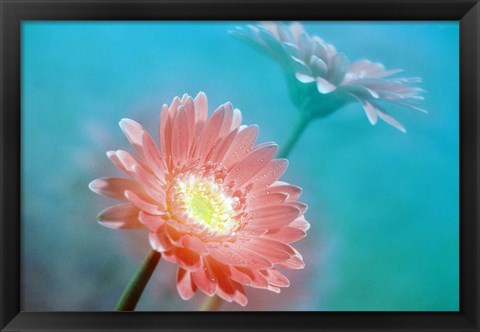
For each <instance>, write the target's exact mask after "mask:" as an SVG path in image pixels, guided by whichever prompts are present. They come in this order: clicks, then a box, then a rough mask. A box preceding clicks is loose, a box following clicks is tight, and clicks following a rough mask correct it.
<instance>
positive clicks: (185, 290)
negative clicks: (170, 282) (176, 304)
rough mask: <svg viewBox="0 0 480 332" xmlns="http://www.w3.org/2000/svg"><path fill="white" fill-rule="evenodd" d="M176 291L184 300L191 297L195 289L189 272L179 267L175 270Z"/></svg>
mask: <svg viewBox="0 0 480 332" xmlns="http://www.w3.org/2000/svg"><path fill="white" fill-rule="evenodd" d="M177 291H178V294H179V295H180V297H181V298H182V299H184V300H189V299H191V298H192V297H193V295H195V291H196V287H195V284H194V283H193V280H192V276H191V274H190V272H188V271H186V270H184V269H182V268H180V267H179V268H178V270H177Z"/></svg>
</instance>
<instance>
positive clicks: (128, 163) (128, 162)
mask: <svg viewBox="0 0 480 332" xmlns="http://www.w3.org/2000/svg"><path fill="white" fill-rule="evenodd" d="M114 153H115V155H116V158H117V160H118V161H119V162H120V163H121V165H122V169H123V170H125V172H126V173H127V174H128V175H130V176H131V177H134V175H133V167H134V166H135V165H138V166H141V167H143V168H144V169H148V167H147V166H146V165H145V164H144V163H143V162H142V161H141V160H139V159H137V158H136V157H134V156H133V155H132V154H131V153H130V152H127V151H123V150H117V151H115V152H114Z"/></svg>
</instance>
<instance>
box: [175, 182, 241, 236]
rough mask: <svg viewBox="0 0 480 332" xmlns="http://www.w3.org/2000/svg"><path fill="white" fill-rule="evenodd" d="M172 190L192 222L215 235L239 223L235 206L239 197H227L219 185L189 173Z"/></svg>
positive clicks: (227, 230)
mask: <svg viewBox="0 0 480 332" xmlns="http://www.w3.org/2000/svg"><path fill="white" fill-rule="evenodd" d="M174 190H175V192H176V193H177V194H178V198H179V200H180V201H179V203H180V205H181V206H182V207H183V208H184V209H185V211H186V213H187V215H188V217H189V218H190V220H191V221H193V222H194V223H196V224H199V225H201V226H204V227H206V228H207V229H208V230H209V231H211V232H213V233H216V234H218V235H228V234H231V233H232V232H234V231H235V229H236V227H237V224H238V222H237V221H236V220H235V218H234V217H235V210H234V209H235V206H236V205H237V204H238V199H236V198H231V197H228V196H226V195H225V192H224V191H223V186H222V185H221V184H219V183H215V182H214V180H213V179H204V178H201V179H198V178H196V177H195V176H194V175H188V176H187V177H186V178H184V179H182V180H178V181H177V183H176V185H175V188H174Z"/></svg>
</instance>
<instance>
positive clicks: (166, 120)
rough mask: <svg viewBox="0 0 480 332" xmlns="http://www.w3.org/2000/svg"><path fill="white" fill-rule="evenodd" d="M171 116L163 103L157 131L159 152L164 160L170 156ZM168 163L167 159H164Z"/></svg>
mask: <svg viewBox="0 0 480 332" xmlns="http://www.w3.org/2000/svg"><path fill="white" fill-rule="evenodd" d="M172 126H173V125H172V117H171V116H170V112H169V110H168V107H167V105H163V107H162V111H161V112H160V128H159V132H158V135H159V136H158V138H159V144H160V152H161V155H162V156H163V158H164V159H165V160H166V157H167V156H171V149H170V147H171V141H172ZM166 164H167V165H168V160H166Z"/></svg>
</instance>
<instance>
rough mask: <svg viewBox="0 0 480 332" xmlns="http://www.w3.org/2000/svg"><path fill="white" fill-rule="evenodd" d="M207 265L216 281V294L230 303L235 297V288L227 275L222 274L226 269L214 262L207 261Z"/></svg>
mask: <svg viewBox="0 0 480 332" xmlns="http://www.w3.org/2000/svg"><path fill="white" fill-rule="evenodd" d="M208 265H209V266H210V269H211V271H212V273H213V275H214V276H215V278H216V279H217V285H218V287H217V292H216V294H217V295H218V296H220V297H221V298H222V299H224V300H225V301H227V302H232V301H233V297H234V295H235V288H234V287H233V285H232V281H231V280H230V278H229V277H228V275H227V273H226V272H224V269H226V267H225V266H224V265H222V264H219V263H217V262H216V261H215V260H212V259H210V260H208Z"/></svg>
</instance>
